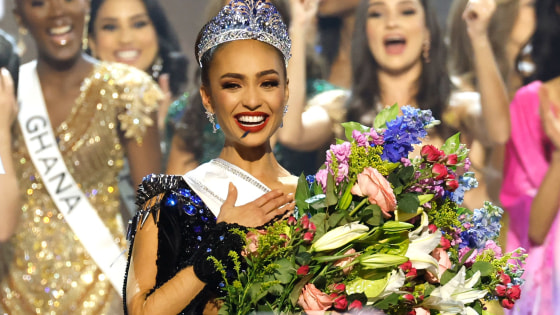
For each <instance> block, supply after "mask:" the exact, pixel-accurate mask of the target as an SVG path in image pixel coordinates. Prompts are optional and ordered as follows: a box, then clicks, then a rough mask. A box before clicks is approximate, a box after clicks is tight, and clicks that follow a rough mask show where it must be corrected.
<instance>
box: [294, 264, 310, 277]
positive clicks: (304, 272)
mask: <svg viewBox="0 0 560 315" xmlns="http://www.w3.org/2000/svg"><path fill="white" fill-rule="evenodd" d="M308 273H309V265H303V266H301V267H299V268H298V270H297V272H296V274H297V275H298V276H305V275H307V274H308Z"/></svg>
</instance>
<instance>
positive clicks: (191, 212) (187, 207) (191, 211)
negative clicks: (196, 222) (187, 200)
mask: <svg viewBox="0 0 560 315" xmlns="http://www.w3.org/2000/svg"><path fill="white" fill-rule="evenodd" d="M183 211H185V213H186V214H188V215H195V214H196V207H195V206H193V205H191V204H188V205H183Z"/></svg>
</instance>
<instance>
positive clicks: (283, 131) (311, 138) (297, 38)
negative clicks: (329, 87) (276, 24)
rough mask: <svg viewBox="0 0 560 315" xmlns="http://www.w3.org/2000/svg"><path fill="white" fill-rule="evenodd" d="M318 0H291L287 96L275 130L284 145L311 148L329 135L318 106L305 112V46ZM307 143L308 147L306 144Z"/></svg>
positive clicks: (325, 118) (327, 122)
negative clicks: (280, 125)
mask: <svg viewBox="0 0 560 315" xmlns="http://www.w3.org/2000/svg"><path fill="white" fill-rule="evenodd" d="M317 6H318V0H304V1H302V0H291V1H290V8H291V14H292V20H291V25H290V38H291V39H292V57H291V58H290V62H289V66H288V79H289V80H290V84H289V87H290V99H289V102H288V105H289V107H288V112H287V113H286V115H285V116H284V126H283V128H280V129H279V130H278V132H277V136H278V141H279V142H280V143H281V144H283V145H285V146H286V147H288V148H291V149H296V150H307V151H310V150H313V149H315V148H314V147H313V146H318V145H319V146H320V145H323V144H324V143H325V142H327V141H328V140H330V139H331V138H332V122H331V120H330V117H329V115H328V113H327V112H326V111H325V110H324V109H322V108H320V107H318V108H312V109H311V110H310V111H309V112H307V111H306V110H305V108H306V104H307V91H306V84H307V82H306V80H307V73H306V71H305V69H306V49H307V46H308V45H307V43H308V39H309V32H312V31H313V30H312V28H313V24H314V20H315V18H316V13H317ZM310 146H311V147H310Z"/></svg>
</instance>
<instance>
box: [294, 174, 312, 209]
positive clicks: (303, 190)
mask: <svg viewBox="0 0 560 315" xmlns="http://www.w3.org/2000/svg"><path fill="white" fill-rule="evenodd" d="M309 197H310V196H309V184H308V183H307V179H306V178H305V175H304V174H303V173H302V174H301V175H300V176H299V179H298V184H297V188H296V196H295V200H296V206H297V207H298V209H299V211H306V210H307V209H309V204H308V203H307V202H305V200H306V199H308V198H309Z"/></svg>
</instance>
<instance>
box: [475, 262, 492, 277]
mask: <svg viewBox="0 0 560 315" xmlns="http://www.w3.org/2000/svg"><path fill="white" fill-rule="evenodd" d="M471 270H472V271H473V272H477V271H480V275H481V276H483V277H487V276H490V275H492V274H493V273H494V266H492V264H491V263H489V262H487V261H477V262H475V263H474V264H473V265H472V267H471Z"/></svg>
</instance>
